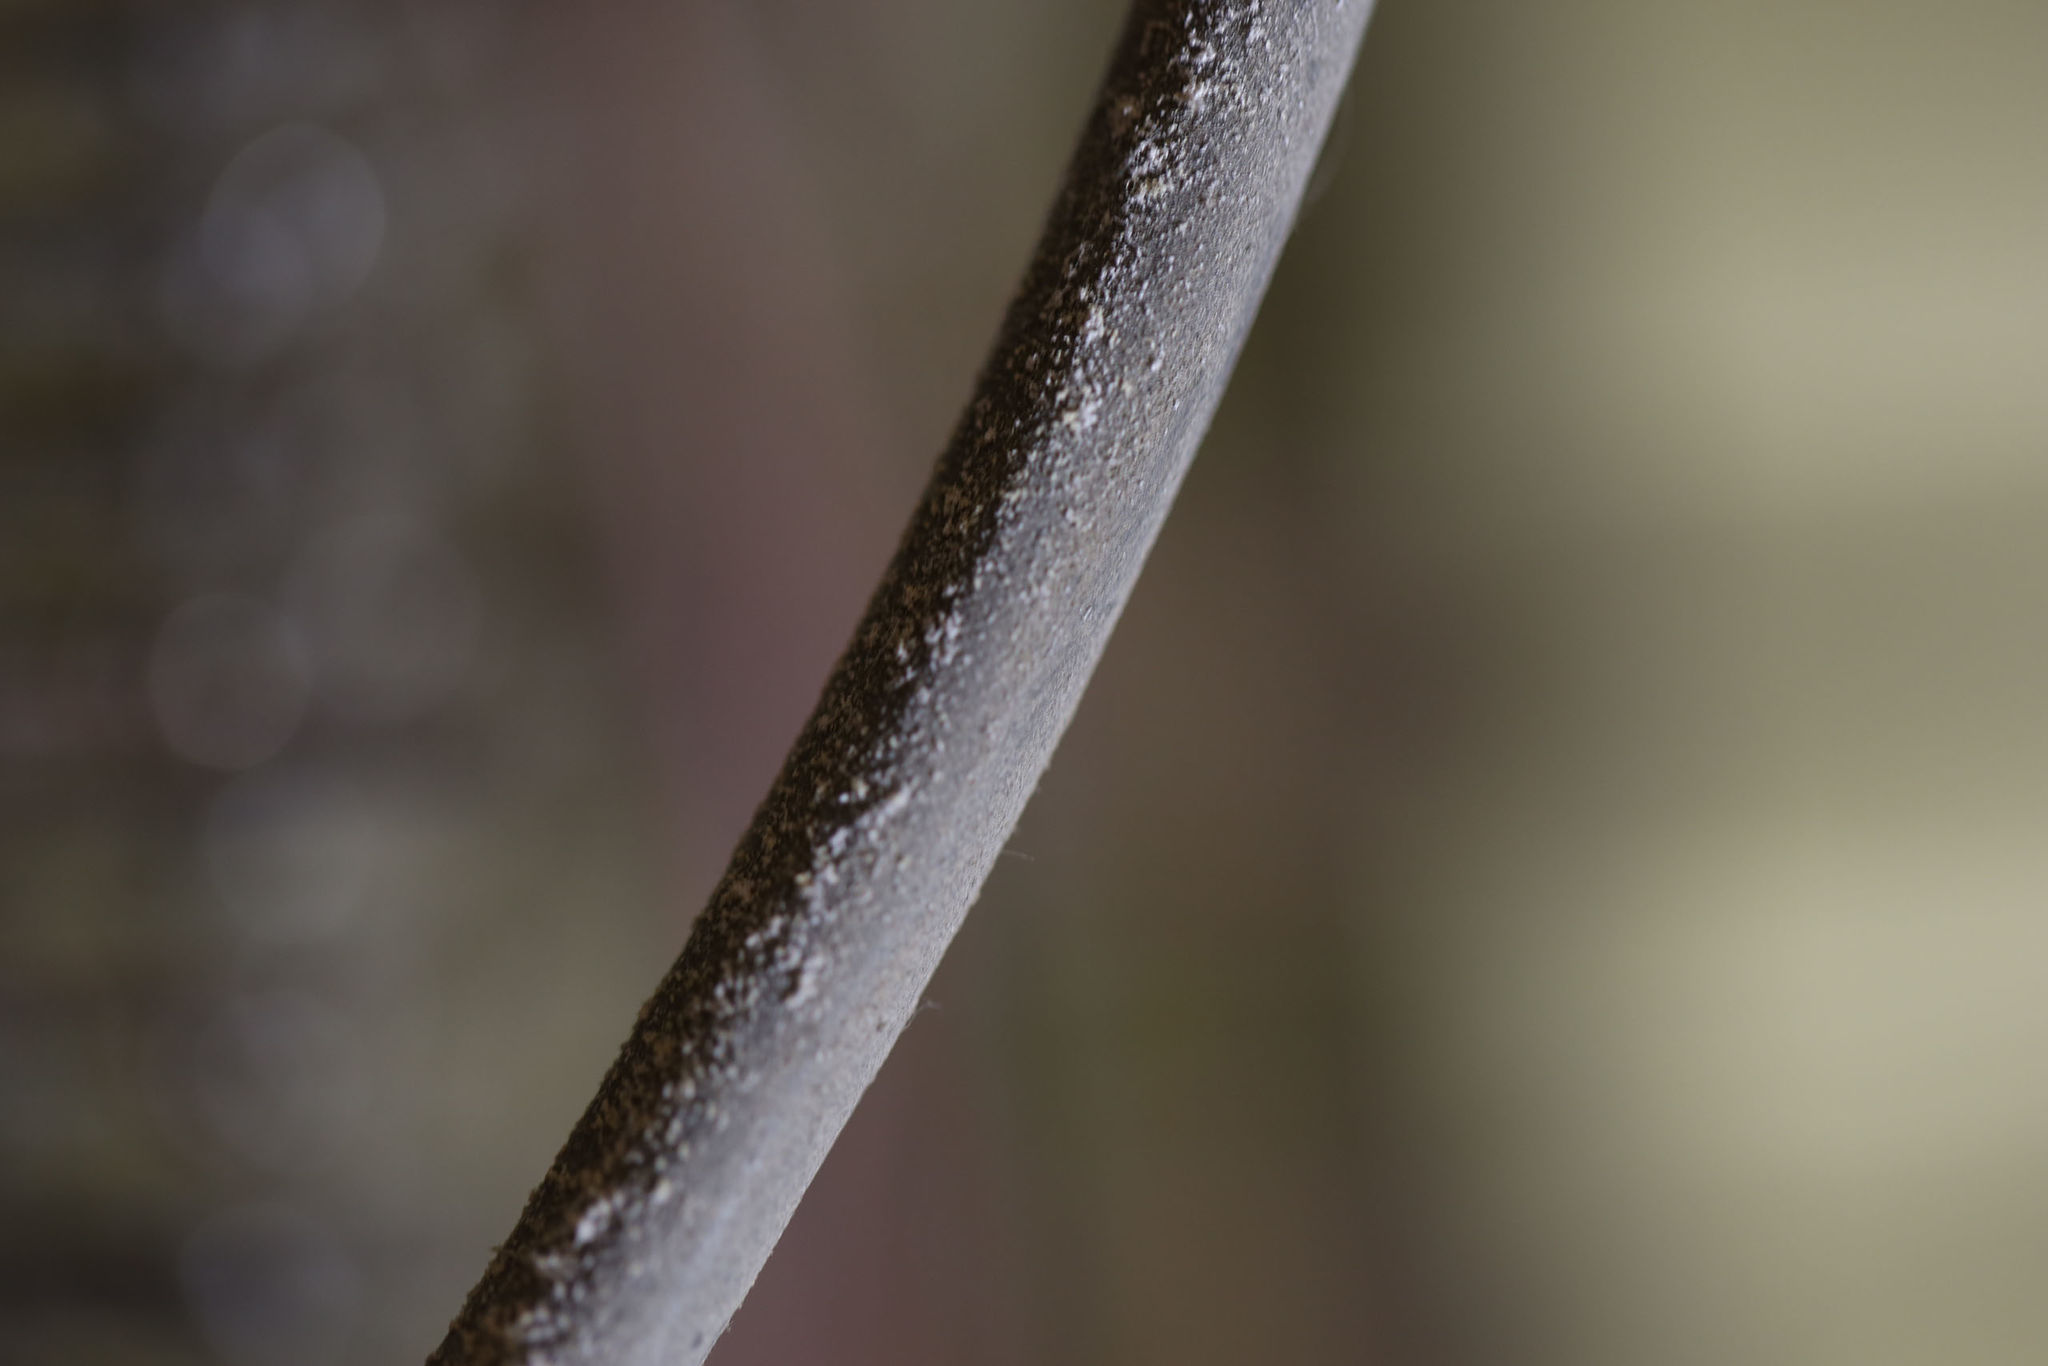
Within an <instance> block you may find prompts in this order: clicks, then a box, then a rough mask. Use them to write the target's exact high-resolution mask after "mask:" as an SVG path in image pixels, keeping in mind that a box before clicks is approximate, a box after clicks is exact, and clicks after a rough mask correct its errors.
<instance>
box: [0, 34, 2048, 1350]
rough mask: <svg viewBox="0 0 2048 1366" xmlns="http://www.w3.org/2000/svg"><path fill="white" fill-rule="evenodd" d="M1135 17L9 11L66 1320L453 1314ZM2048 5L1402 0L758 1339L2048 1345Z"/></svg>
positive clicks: (1, 801)
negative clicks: (1109, 624)
mask: <svg viewBox="0 0 2048 1366" xmlns="http://www.w3.org/2000/svg"><path fill="white" fill-rule="evenodd" d="M1120 8H1121V6H1120V4H1118V3H1115V0H1036V2H1035V3H1029V4H1026V3H1017V2H1015V0H1004V2H1003V3H995V2H994V0H971V2H970V3H962V2H961V0H857V2H856V0H842V2H841V3H835V4H829V5H827V4H809V5H799V4H796V3H792V2H791V0H755V2H754V3H747V4H742V3H740V2H739V0H690V2H689V3H667V4H654V3H651V2H647V0H642V2H641V3H633V4H626V5H606V6H588V7H579V6H553V7H541V6H515V5H509V4H486V3H481V2H480V0H472V2H464V3H453V2H451V3H433V4H419V3H415V4H397V3H357V4H342V3H339V2H338V0H335V2H332V3H326V2H323V0H303V2H299V0H293V2H292V3H274V4H262V5H255V4H233V3H192V4H179V5H161V4H151V5H144V4H138V3H114V2H112V0H73V2H69V3H66V2H63V0H8V2H7V3H5V4H4V5H0V253H4V254H0V423H4V425H0V1360H4V1361H5V1362H8V1363H13V1362H22V1363H40V1362H53V1363H55V1362H62V1363H81V1364H90V1363H110V1364H114V1363H118V1364H119V1366H130V1364H133V1366H143V1364H145V1363H147V1364H148V1366H158V1364H159V1363H161V1364H162V1366H172V1364H173V1363H176V1364H179V1366H183V1364H184V1363H203V1362H218V1363H226V1366H273V1364H275V1366H284V1364H285V1363H292V1364H293V1366H351V1364H352V1363H370V1362H386V1361H413V1360H418V1359H419V1358H421V1357H422V1356H423V1355H424V1354H425V1352H426V1351H427V1350H428V1349H429V1348H430V1347H431V1346H432V1345H433V1344H434V1343H435V1342H436V1341H437V1340H438V1338H439V1335H440V1332H441V1329H442V1327H443V1326H444V1325H445V1323H446V1321H447V1319H448V1317H449V1316H450V1315H451V1314H452V1313H453V1311H454V1309H455V1307H456V1305H457V1304H458V1302H459V1300H460V1298H461V1296H462V1294H463V1293H464V1291H465V1290H466V1289H467V1287H468V1286H469V1284H470V1283H471V1281H472V1280H473V1279H474V1277H475V1276H476V1274H477V1273H478V1272H479V1270H480V1269H481V1267H482V1265H483V1262H484V1260H485V1257H486V1255H487V1252H488V1249H489V1248H490V1246H491V1245H492V1243H494V1242H495V1241H496V1240H497V1239H499V1238H501V1237H502V1236H503V1235H504V1233H505V1232H506V1231H507V1229H509V1227H510V1223H511V1220H512V1217H513V1215H514V1213H515V1212H516V1210H517V1208H518V1206H519V1203H520V1201H521V1200H522V1199H523V1197H524V1195H525V1192H526V1190H527V1189H528V1188H529V1186H530V1185H531V1184H532V1182H533V1181H534V1180H536V1179H537V1178H538V1176H539V1174H540V1172H541V1171H542V1170H543V1169H544V1167H545V1165H546V1163H547V1161H548V1160H549V1158H550V1157H551V1156H552V1154H553V1152H554V1150H555V1147H556V1146H557V1145H558V1143H559V1142H560V1140H561V1139H562V1137H563V1136H564V1135H565V1134H566V1132H567V1130H568V1127H569V1124H570V1123H571V1121H572V1120H573V1118H574V1117H575V1115H576V1114H577V1113H578V1112H579V1111H580V1109H581V1107H582V1105H583V1103H584V1101H585V1100H586V1099H587V1097H588V1096H589V1094H590V1093H591V1091H592V1090H593V1088H594V1086H595V1083H596V1080H597V1078H598V1076H599V1075H600V1073H601V1072H602V1070H603V1068H604V1066H605V1065H606V1064H607V1062H608V1061H609V1059H610V1056H611V1053H612V1050H613V1049H614V1048H615V1047H616V1045H617V1043H618V1041H619V1040H620V1039H622V1038H623V1037H624V1034H625V1032H626V1029H627V1027H628V1025H629V1023H630V1021H631V1019H632V1017H633V1015H634V1013H635V1011H636V1010H637V1008H638V1006H639V1003H640V1001H641V1000H642V999H643V998H644V996H645V995H646V993H647V992H648V991H649V990H650V989H651V987H652V986H653V984H654V982H655V981H656V979H657V978H658V976H659V975H660V973H661V971H662V969H663V967H664V966H665V965H666V963H667V961H668V960H669V958H670V957H671V956H672V955H673V953H674V952H675V951H676V949H677V948H678V947H679V946H680V944H681V942H682V939H683V936H684V934H685V933H686V931H687V927H688V924H689V920H690V918H691V916H692V914H693V913H694V912H695V910H696V908H697V907H698V905H699V904H700V903H701V901H702V900H703V898H704V896H705V894H706V892H707V891H708V889H709V887H710V885H711V883H712V881H713V880H714V879H715V877H716V875H717V873H718V871H719V869H720V866H721V863H722V860H723V857H724V854H725V852H726V850H727V849H728V847H729V846H730V843H731V841H732V840H733V838H734V837H735V836H736V834H737V833H738V831H739V830H740V828H741V827H742V825H743V824H744V822H745V820H746V818H747V816H748V815H749V813H750V811H751V808H752V805H753V803H754V802H755V801H756V800H757V799H758V798H759V796H760V795H761V793H762V792H763V791H764V790H765V789H766V786H767V783H768V780H769V778H770V777H771V775H772V773H773V770H774V768H775V766H776V764H777V762H778V760H779V758H780V756H781V754H782V752H783V749H784V747H785V746H786V744H787V742H788V741H789V739H790V738H791V736H792V735H793V734H794V732H795V729H796V727H797V725H798V723H799V722H800V720H801V719H802V717H803V715H804V713H805V712H806V711H807V709H808V707H809V704H810V702H811V700H812V698H813V696H814V695H815V691H816V689H817V687H818V685H819V684H820V682H821V681H822V679H823V676H824V673H825V671H826V669H827V668H828V667H829V665H830V662H831V660H832V658H833V657H834V656H835V654H836V653H837V651H838V649H839V647H840V645H841V644H842V643H843V641H844V639H845V637H846V636H847V634H848V633H849V630H850V628H851V625H852V623H853V620H854V618H855V616H856V614H857V612H858V611H859V608H860V606H861V604H862V602H863V600H864V598H865V595H866V592H867V589H868V587H869V586H870V585H871V584H872V583H873V582H874V581H875V579H876V578H877V576H878V574H879V572H880V569H881V566H882V564H883V562H884V561H885V559H886V557H887V555H888V553H889V551H890V549H891V548H892V546H893V543H894V540H895V537H896V535H897V532H898V530H899V528H900V526H901V524H902V522H903V520H904V518H905V516H906V515H907V512H908V509H909V507H910V505H911V502H912V500H913V499H914V497H915V494H916V490H917V489H918V487H919V486H920V484H921V482H922V479H923V476H924V473H925V471H926V468H927V467H928V465H929V463H930V461H931V459H932V457H933V456H934V455H935V454H936V452H937V451H938V449H939V447H940V446H941V445H942V444H943V442H944V440H945V438H946V436H947V433H948V429H949V427H950V424H951V422H952V420H953V417H954V415H955V413H956V411H957V410H958V408H959V406H960V404H961V402H962V400H963V398H964V396H965V394H966V393H967V390H968V387H969V385H970V383H971V381H972V378H973V374H974V371H975V369H976V367H977V366H978V364H979V361H980V358H981V354H982V350H983V348H984V346H985V345H986V344H987V341H988V339H989V337H990V336H991V335H992V333H993V330H994V326H995V323H996V320H997V318H998V315H999V313H1000V311H1001V308H1002V306H1003V303H1004V301H1005V299H1006V296H1007V293H1008V290H1009V288H1010V285H1011V283H1012V281H1013V280H1014V278H1015V277H1016V275H1017V273H1018V271H1019V270H1020V268H1021V266H1022V263H1023V261H1024V258H1025V255H1026V253H1027V251H1028V249H1029V246H1030V243H1031V241H1032V239H1033V238H1034V236H1035V234H1036V231H1037V227H1038V223H1039V220H1040V217H1041V215H1042V214H1043V212H1044V209H1045V206H1046V205H1047V203H1048V202H1049V200H1050V197H1051V194H1052V191H1053V187H1054V184H1055V182H1056V179H1057V176H1058V173H1059V169H1060V167H1061V165H1062V163H1063V161H1064V158H1065V155H1066V152H1067V149H1068V148H1069V146H1070V145H1071V142H1072V139H1073V137H1074V135H1075V133H1076V131H1077V129H1078V128H1079V126H1080V124H1081V121H1082V119H1083V117H1084V115H1085V112H1086V109H1087V106H1088V102H1089V100H1090V98H1091V95H1092V91H1093V87H1094V83H1095V81H1096V79H1097V77H1098V75H1099V73H1100V70H1101V68H1102V65H1103V63H1104V61H1105V60H1106V56H1107V53H1108V49H1109V45H1110V43H1111V40H1112V38H1113V36H1114V31H1115V28H1116V24H1117V21H1118V18H1119V11H1120ZM2044 62H2048V6H2042V5H2040V4H2036V3H2004V2H2002V0H1958V2H1957V3H1953V4H1948V5H1942V6H1928V5H1907V4H1903V3H1892V0H1860V2H1859V3H1848V0H1811V2H1809V3H1796V4H1773V5H1764V4H1736V5H1718V6H1705V7H1690V8H1689V7H1682V6H1645V5H1634V4H1627V3H1623V0H1584V3H1578V4H1570V5H1552V6H1531V5H1518V4H1513V3H1510V2H1509V0H1383V3H1382V4H1381V5H1380V7H1379V13H1378V14H1377V16H1376V17H1375V19H1374V21H1373V28H1372V31H1371V34H1370V36H1369V38H1368V41H1367V45H1366V50H1365V54H1364V57H1363V59H1362V62H1361V65H1360V68H1359V72H1358V77H1357V80H1356V81H1355V83H1354V89H1353V91H1352V93H1351V95H1350V97H1349V99H1348V101H1347V104H1346V106H1345V109H1344V111H1343V112H1342V114H1341V115H1340V118H1339V122H1338V127H1337V130H1336V133H1335V134H1334V136H1333V139H1332V142H1331V145H1330V147H1329V148H1328V150H1327V152H1326V155H1325V160H1324V166H1323V169H1322V171H1321V172H1320V173H1319V175H1318V178H1317V184H1316V186H1315V189H1314V191H1313V193H1312V202H1311V203H1310V205H1309V207H1308V209H1307V211H1306V212H1305V214H1304V216H1303V218H1302V221H1301V225H1300V230H1299V232H1298V234H1297V236H1296V238H1295V240H1294V243H1293V244H1292V246H1291V247H1290V249H1289V252H1288V255H1287V257H1286V260H1285V261H1284V262H1283V264H1282V267H1281V270H1280V273H1279V276H1278V278H1277V280H1276V282H1275V284H1274V287H1273V290H1272V294H1271V296H1270V298H1269V300H1268V303H1267V306H1266V309H1265V311H1264V313H1263V315H1262V317H1261V320H1260V323H1259V326H1258V329H1257V331H1256V332H1255V334H1254V336H1253V338H1252V341H1251V343H1250V346H1249V349H1248V351H1247V352H1246V355H1245V357H1244V362H1243V365H1242V367H1241V369H1240V371H1239V374H1238V377H1237V380H1236V382H1235V384H1234V385H1233V387H1232V389H1231V392H1230V395H1229V398H1228V400H1227V401H1226V403H1225V405H1224V408H1223V411H1222V412H1221V414H1220V415H1219V417H1218V419H1217V423H1216V427H1215V429H1214V432H1213V435H1212V437H1211V439H1210V440H1209V442H1208V444H1207V446H1206V448H1205V449H1204V451H1203V453H1202V455H1201V457H1200V459H1199V460H1198V461H1197V463H1196V466H1195V469H1194V473H1193V474H1192V476H1191V478H1190V480H1189V483H1188V485H1187V488H1186V491H1185V494H1184V496H1183V498H1182V500H1181V504H1180V506H1179V508H1178V509H1177V511H1176V513H1175V515H1174V517H1173V519H1172V520H1171V521H1170V523H1169V525H1168V528H1167V531H1166V533H1165V536H1164V538H1163V540H1162V541H1161V543H1160V545H1159V547H1158V550H1157V552H1156V555H1155V557H1154V561H1153V563H1152V564H1151V566H1150V567H1149V568H1148V570H1147V572H1146V575H1145V578H1144V579H1143V581H1142V582H1141V584H1140V586H1139V589H1138V592H1137V595H1136V598H1135V600H1134V601H1133V603H1132V605H1131V608H1130V610H1129V612H1128V614H1127V616H1126V618H1125V620H1124V623H1123V626H1122V627H1121V628H1120V630H1119V633H1118V635H1117V638H1116V640H1115V642H1114V644H1113V645H1112V647H1111V649H1110V652H1109V655H1108V657H1107V659H1106V661H1105V662H1104V664H1103V666H1102V669H1101V672H1100V674H1099V676H1098V678H1097V680H1096V682H1095V684H1094V686H1093V689H1092V690H1091V692H1090V693H1089V696H1088V698H1087V700H1086V702H1085V703H1084V705H1083V706H1082V709H1081V712H1080V715H1079V718H1078V719H1077V721H1076V722H1075V725H1074V728H1073V730H1072V732H1071V734H1070V735H1069V737H1068V740H1067V742H1066V744H1065V746H1064V747H1063V749H1062V750H1061V752H1060V755H1059V757H1058V759H1057V761H1056V762H1055V764H1054V765H1053V768H1052V770H1051V771H1050V773H1049V774H1048V775H1047V777H1046V779H1045V781H1044V783H1043V784H1042V785H1041V790H1040V792H1039V795H1038V798H1037V800H1036V802H1035V803H1034V805H1033V806H1032V808H1031V811H1030V813H1029V814H1028V815H1027V817H1026V818H1025V821H1024V824H1023V825H1022V827H1021V828H1020V829H1019V830H1018V832H1017V834H1016V837H1015V839H1014V841H1013V844H1012V848H1011V850H1010V854H1011V855H1012V856H1011V857H1005V858H1003V859H1001V860H1000V861H999V866H998V869H997V873H996V875H995V877H994V879H993V881H992V882H991V884H990V887H989V889H988V892H987V893H986V895H985V896H984V897H983V900H982V903H981V905H980V906H979V907H978V908H977V910H976V911H975V912H974V914H973V916H972V917H971V918H970V920H969V922H968V925H967V928H966V930H965V932H964V933H963V934H962V936H961V938H960V940H959V941H958V943H957V945H956V946H955V948H954V950H953V952H952V954H951V956H950V957H949V958H948V960H947V962H946V964H945V965H944V967H943V968H942V969H941V971H940V973H939V976H938V978H937V979H936V981H935V982H934V983H933V985H932V988H931V991H930V1002H929V1004H930V1008H929V1009H928V1010H926V1011H924V1012H923V1013H921V1014H920V1015H919V1016H918V1017H917V1019H916V1021H915V1023H914V1024H913V1026H912V1027H911V1029H910V1031H909V1032H908V1034H907V1035H906V1036H905V1038H904V1040H903V1043H902V1044H901V1046H900V1047H899V1048H898V1050H897V1053H896V1055H895V1056H894V1058H893V1059H892V1060H891V1062H890V1063H889V1065H888V1067H887V1068H886V1069H885V1071H884V1072H883V1074H882V1076H881V1079H880V1080H879V1081H878V1082H877V1084H876V1085H875V1087H874V1089H873V1090H872V1091H871V1092H870V1093H869V1096H868V1098H867V1099H866V1101H865V1102H864V1103H863V1105H862V1108H861V1109H860V1111H859V1113H858V1114H857V1115H856V1116H855V1118H854V1121H853V1123H852V1125H851V1127H850V1128H849V1130H848V1131H847V1132H846V1134H845V1136H844V1137H843V1139H842V1140H841V1142H840V1143H839V1145H838V1147H837V1149H836V1150H835V1151H834V1153H833V1155H832V1157H831V1159H830V1161H829V1162H828V1164H827V1166H826V1168H825V1171H824V1173H823V1176H822V1177H821V1179H820V1181H819V1184H818V1185H817V1187H816V1188H815V1189H814V1190H813V1192H812V1193H811V1196H810V1197H809V1199H808V1200H807V1202H806V1203H805V1205H804V1206H803V1208H802V1209H801V1211H800V1212H799V1214H798V1216H797V1218H796V1221H795V1223H794V1224H793V1225H792V1227H791V1229H790V1231H789V1233H788V1235H787V1236H786V1237H785V1238H784V1240H783V1244H782V1246H781V1247H780V1249H779V1250H778V1251H777V1253H776V1255H775V1257H774V1259H773V1260H772V1261H771V1263H770V1264H769V1267H768V1269H767V1271H766V1272H765V1274H764V1276H763V1278H762V1280H761V1282H760V1284H759V1286H758V1287H757V1289H756V1291H755V1293H754V1295H753V1297H752V1298H751V1299H750V1300H749V1301H748V1303H747V1305H746V1307H745V1308H744V1309H743V1310H742V1312H741V1313H740V1315H739V1317H738V1319H737V1320H736V1321H735V1323H734V1326H733V1329H732V1331H731V1332H730V1333H729V1334H728V1336H727V1337H726V1339H725V1340H724V1341H723V1342H722V1343H721V1344H720V1345H719V1347H718V1348H717V1351H716V1353H715V1354H714V1356H713V1361H714V1362H717V1363H720V1366H742V1363H755V1362H764V1363H765V1362H771V1361H773V1362H790V1361H824V1360H831V1361H837V1362H851V1363H862V1362H875V1363H881V1362H891V1363H911V1362H934V1363H936V1362H960V1361H973V1362H987V1363H1018V1364H1019V1366H1022V1364H1023V1363H1034V1362H1043V1361H1074V1362H1082V1363H1150V1362H1174V1363H1177V1364H1178V1366H1186V1364H1187V1363H1201V1362H1214V1363H1242V1362H1248V1361H1290V1362H1293V1361H1300V1362H1331V1363H1340V1362H1341V1363H1389V1364H1390V1366H1392V1364H1402V1366H1407V1364H1413V1366H1491V1364H1492V1363H1501V1364H1502V1366H1506V1364H1508V1363H1515V1364H1516V1366H1519V1364H1520V1363H1530V1362H1536V1363H1560V1366H1562V1364H1563V1363H1574V1364H1578V1363H1593V1364H1594V1366H1600V1364H1604V1363H1612V1364H1613V1366H1637V1364H1638V1363H1643V1362H1656V1363H1667V1364H1670V1366H1685V1364H1687V1363H1725V1362H1738V1361H1739V1362H1769V1363H1800V1364H1802V1366H1804V1364H1806V1363H1816V1364H1832V1363H1842V1366H1848V1364H1849V1363H1855V1364H1856V1366H1887V1364H1888V1363H1932V1362H1941V1363H1955V1362H1968V1363H1988V1364H1991V1366H1998V1364H2002V1363H2031V1362H2038V1361H2041V1360H2043V1359H2048V1294H2044V1293H2043V1287H2044V1285H2048V836H2044V831H2048V82H2044V81H2043V80H2042V73H2043V71H2044V70H2048V67H2044Z"/></svg>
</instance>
